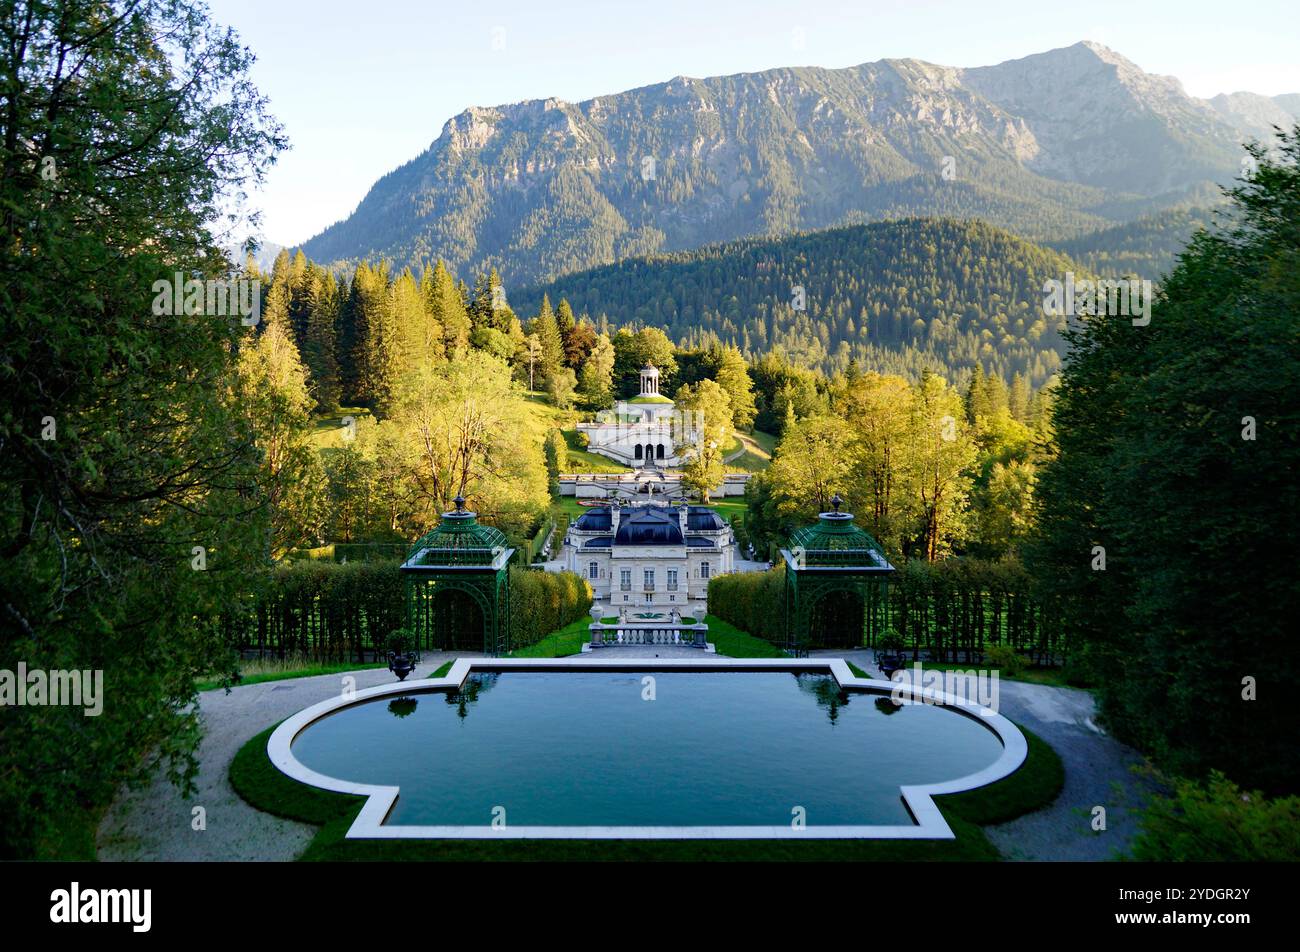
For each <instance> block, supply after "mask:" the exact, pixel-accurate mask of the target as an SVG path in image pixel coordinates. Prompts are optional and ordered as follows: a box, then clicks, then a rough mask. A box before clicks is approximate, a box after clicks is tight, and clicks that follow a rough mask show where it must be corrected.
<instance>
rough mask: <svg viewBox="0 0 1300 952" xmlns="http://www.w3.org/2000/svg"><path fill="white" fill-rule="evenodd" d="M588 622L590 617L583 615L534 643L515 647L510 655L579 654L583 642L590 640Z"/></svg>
mask: <svg viewBox="0 0 1300 952" xmlns="http://www.w3.org/2000/svg"><path fill="white" fill-rule="evenodd" d="M590 624H591V618H590V617H588V616H586V615H584V616H583V617H581V618H579V619H578V620H577V621H575V622H572V623H571V624H568V625H565V626H564V627H563V628H561V629H560V630H559V631H553V632H551V633H550V634H549V635H547V636H546V637H545V638H543V639H542V640H541V641H538V642H537V643H536V644H531V645H528V646H527V647H525V648H517V649H515V650H514V651H512V652H511V653H510V657H512V658H563V657H565V656H566V655H575V654H579V653H580V652H581V651H582V646H583V644H585V643H586V642H588V641H591V630H590V628H589V627H588V626H589V625H590Z"/></svg>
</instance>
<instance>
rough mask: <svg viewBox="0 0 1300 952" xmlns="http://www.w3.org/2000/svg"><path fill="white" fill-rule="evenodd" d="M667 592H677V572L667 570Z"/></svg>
mask: <svg viewBox="0 0 1300 952" xmlns="http://www.w3.org/2000/svg"><path fill="white" fill-rule="evenodd" d="M668 591H670V592H675V591H677V570H676V569H669V570H668Z"/></svg>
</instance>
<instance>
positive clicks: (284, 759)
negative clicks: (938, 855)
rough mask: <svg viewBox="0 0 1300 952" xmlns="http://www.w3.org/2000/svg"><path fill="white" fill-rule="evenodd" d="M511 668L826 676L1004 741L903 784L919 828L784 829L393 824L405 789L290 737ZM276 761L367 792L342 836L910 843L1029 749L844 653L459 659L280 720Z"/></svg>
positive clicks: (938, 833) (999, 726) (935, 694)
mask: <svg viewBox="0 0 1300 952" xmlns="http://www.w3.org/2000/svg"><path fill="white" fill-rule="evenodd" d="M506 671H625V672H627V671H631V672H647V673H653V672H656V671H665V672H667V671H677V672H683V671H776V672H790V673H793V674H803V673H817V674H823V673H828V674H830V675H831V676H833V677H834V678H835V680H836V682H837V683H838V684H839V686H840V687H841V688H843V689H845V690H849V691H855V692H859V693H864V694H875V695H878V696H881V697H889V696H891V695H893V694H894V692H895V691H897V692H899V693H901V694H902V695H903V696H904V697H905V698H907V699H909V700H910V701H911V702H912V703H928V704H931V705H937V706H942V707H944V708H945V709H947V710H949V711H951V712H953V713H954V714H957V715H960V716H964V717H967V718H969V719H971V720H973V721H975V722H976V723H978V724H980V725H982V726H983V727H985V728H986V729H987V730H989V731H991V732H992V733H993V734H994V735H995V736H996V737H997V738H998V740H999V741H1000V742H1001V744H1002V753H1001V754H1000V755H999V756H998V758H997V759H996V760H995V761H994V762H993V763H992V764H990V765H989V766H987V767H985V768H984V769H982V770H978V771H976V772H975V773H972V774H967V775H966V776H964V777H959V778H957V779H955V780H945V781H941V782H938V783H931V784H913V785H905V786H900V787H899V792H900V795H901V797H902V800H903V804H904V806H905V807H906V808H907V810H908V812H909V813H910V814H911V815H912V818H913V820H915V821H916V822H915V824H910V825H826V826H805V827H801V828H796V827H794V826H793V824H791V825H781V826H510V825H509V824H506V825H505V826H501V827H493V826H490V825H483V826H463V825H447V826H418V825H392V826H390V825H387V824H385V822H384V821H385V820H386V819H387V818H388V816H389V814H390V813H391V812H392V809H393V806H394V805H395V803H396V802H397V797H398V794H399V793H400V788H399V787H393V786H384V785H378V784H364V783H355V782H353V781H349V780H341V779H339V778H337V777H329V776H326V775H325V774H321V773H318V772H316V771H314V770H311V769H310V768H308V767H307V766H305V765H304V764H303V763H302V762H301V761H299V760H298V759H297V757H295V756H294V754H293V749H292V748H293V742H294V740H295V739H296V738H297V737H298V735H299V734H301V733H302V732H303V731H304V730H306V729H307V728H308V727H310V726H311V725H312V724H314V723H315V722H316V721H318V720H320V719H322V718H324V717H327V716H328V715H330V714H334V713H337V712H338V711H341V710H345V709H346V708H349V707H354V706H356V705H358V704H365V703H367V702H369V701H373V700H376V699H379V698H385V697H393V696H398V697H400V696H409V695H411V694H435V693H441V692H444V691H448V690H458V689H459V688H461V687H462V686H463V685H464V683H465V680H466V679H467V678H468V677H469V676H470V675H471V674H473V673H476V672H506ZM266 753H267V756H268V757H269V758H270V760H271V763H272V764H274V765H275V767H276V769H278V770H279V771H280V772H281V773H283V774H284V775H285V776H287V777H289V778H291V779H293V780H297V781H298V782H300V783H304V784H307V785H308V786H311V787H316V788H318V789H321V790H327V791H329V792H331V793H340V794H346V795H351V796H358V797H365V798H366V799H365V802H364V803H363V805H362V807H361V809H360V811H359V812H358V813H357V816H356V818H355V819H354V820H353V822H352V825H351V826H350V827H349V828H348V831H347V833H346V835H345V839H379V840H390V839H398V840H402V839H415V840H437V839H455V840H467V839H468V840H472V839H483V840H491V839H553V840H582V839H591V840H600V839H608V840H628V839H632V840H681V839H702V840H763V839H908V840H952V839H956V834H954V833H953V831H952V828H951V827H950V826H949V825H948V821H947V820H945V819H944V816H943V813H942V812H941V811H940V809H939V807H938V805H937V804H936V803H935V802H934V797H936V796H941V795H946V794H953V793H965V792H966V791H969V790H976V789H979V788H980V787H985V786H988V785H989V784H992V783H996V782H997V781H999V780H1002V779H1003V778H1005V777H1008V776H1010V775H1011V774H1013V773H1015V771H1016V770H1018V769H1019V768H1020V767H1021V765H1023V764H1024V762H1025V758H1026V757H1027V756H1028V753H1029V746H1028V742H1027V741H1026V740H1025V737H1024V735H1023V734H1022V733H1021V732H1020V730H1019V728H1017V727H1016V725H1015V724H1013V723H1012V722H1011V721H1010V720H1008V719H1007V718H1005V717H1003V716H1002V715H1001V714H998V713H995V712H993V711H991V710H989V709H988V708H985V707H983V706H982V705H978V704H972V703H970V702H969V701H967V700H965V699H964V698H960V697H956V696H955V695H951V694H947V693H945V692H942V691H937V690H934V689H927V688H923V687H919V686H916V685H912V684H909V683H900V682H896V681H884V680H880V679H877V678H859V677H857V676H855V675H854V674H853V672H852V671H851V670H850V669H849V666H848V664H847V663H846V662H845V661H844V659H842V658H819V659H796V658H719V657H716V656H714V657H710V658H701V659H699V660H696V659H693V658H628V659H625V660H620V659H618V658H591V657H580V658H458V659H456V661H455V662H453V663H452V666H451V668H450V669H449V670H448V671H447V673H446V675H444V676H443V677H441V678H427V679H425V680H422V681H417V682H414V683H404V682H400V681H397V682H394V683H392V684H381V685H378V686H376V687H372V688H366V689H364V690H361V691H353V692H348V693H344V694H341V695H340V696H338V697H333V698H329V699H327V700H324V701H321V702H320V703H318V704H313V705H311V706H310V707H307V708H304V709H303V710H301V711H299V712H298V713H296V714H294V715H292V716H291V717H289V718H287V719H286V720H284V721H283V722H282V723H281V724H280V725H279V726H278V727H277V728H276V729H275V731H274V732H272V734H271V736H270V738H269V739H268V740H267V743H266Z"/></svg>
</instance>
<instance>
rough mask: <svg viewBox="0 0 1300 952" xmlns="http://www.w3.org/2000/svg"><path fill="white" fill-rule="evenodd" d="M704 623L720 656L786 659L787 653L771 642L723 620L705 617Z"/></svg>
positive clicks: (710, 616) (710, 639)
mask: <svg viewBox="0 0 1300 952" xmlns="http://www.w3.org/2000/svg"><path fill="white" fill-rule="evenodd" d="M704 623H705V624H706V625H708V626H709V641H711V642H713V644H714V646H715V647H716V648H717V649H718V654H720V655H726V656H727V657H729V658H783V657H785V652H784V651H782V650H781V649H780V648H778V647H777V646H776V645H774V644H772V643H771V642H770V641H764V640H763V639H762V638H755V637H754V636H753V635H751V634H749V632H746V631H741V630H740V629H739V628H737V627H736V626H735V625H732V624H730V623H728V622H725V621H723V620H722V619H721V618H715V617H714V616H712V615H705V616H704Z"/></svg>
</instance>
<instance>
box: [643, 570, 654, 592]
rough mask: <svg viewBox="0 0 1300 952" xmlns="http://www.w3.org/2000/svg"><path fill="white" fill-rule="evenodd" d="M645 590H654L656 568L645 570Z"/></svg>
mask: <svg viewBox="0 0 1300 952" xmlns="http://www.w3.org/2000/svg"><path fill="white" fill-rule="evenodd" d="M645 590H646V591H647V592H653V591H654V590H655V570H654V569H646V570H645Z"/></svg>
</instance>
